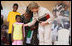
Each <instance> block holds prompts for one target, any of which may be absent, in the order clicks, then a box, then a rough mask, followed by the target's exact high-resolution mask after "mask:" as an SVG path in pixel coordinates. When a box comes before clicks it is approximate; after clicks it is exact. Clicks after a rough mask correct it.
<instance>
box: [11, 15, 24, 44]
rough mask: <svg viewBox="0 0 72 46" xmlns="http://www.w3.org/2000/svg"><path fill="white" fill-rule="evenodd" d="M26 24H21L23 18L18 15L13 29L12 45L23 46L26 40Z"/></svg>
mask: <svg viewBox="0 0 72 46" xmlns="http://www.w3.org/2000/svg"><path fill="white" fill-rule="evenodd" d="M23 25H24V24H23V23H21V16H20V15H16V23H14V24H13V27H12V29H13V30H12V45H23V40H24V36H25V35H24V34H25V32H24V26H23Z"/></svg>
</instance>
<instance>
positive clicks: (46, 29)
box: [38, 25, 52, 45]
mask: <svg viewBox="0 0 72 46" xmlns="http://www.w3.org/2000/svg"><path fill="white" fill-rule="evenodd" d="M38 33H39V45H52V42H51V41H52V40H51V25H46V26H41V25H39V28H38Z"/></svg>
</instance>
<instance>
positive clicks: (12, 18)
mask: <svg viewBox="0 0 72 46" xmlns="http://www.w3.org/2000/svg"><path fill="white" fill-rule="evenodd" d="M16 15H20V13H19V12H13V11H11V12H9V14H8V18H7V21H8V22H9V30H8V33H9V34H11V33H12V24H13V23H15V22H16V20H15V16H16Z"/></svg>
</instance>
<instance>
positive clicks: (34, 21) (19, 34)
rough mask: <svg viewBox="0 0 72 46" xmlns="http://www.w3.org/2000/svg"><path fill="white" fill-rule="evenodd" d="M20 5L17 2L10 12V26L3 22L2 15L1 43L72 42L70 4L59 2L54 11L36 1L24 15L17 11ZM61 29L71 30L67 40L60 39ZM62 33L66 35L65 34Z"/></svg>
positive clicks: (45, 43) (58, 43) (67, 43)
mask: <svg viewBox="0 0 72 46" xmlns="http://www.w3.org/2000/svg"><path fill="white" fill-rule="evenodd" d="M18 7H19V6H18V4H17V3H15V4H14V5H13V11H10V12H9V14H8V18H7V22H8V24H9V26H7V25H5V24H4V23H3V15H1V45H70V44H71V26H70V20H69V16H70V14H69V10H68V8H69V6H68V5H66V4H65V3H64V2H59V3H57V4H56V6H55V7H54V8H53V11H52V13H51V12H50V11H49V10H48V9H46V8H44V7H41V6H39V5H38V4H37V3H35V2H31V3H30V4H29V5H28V6H27V8H26V11H25V13H24V14H22V15H21V14H20V13H19V12H17V10H18ZM1 10H3V8H1ZM41 18H42V19H41ZM60 30H61V31H68V32H69V34H68V33H67V34H68V35H67V38H68V39H67V40H66V39H65V42H64V40H62V39H64V38H62V39H59V31H60ZM63 33H65V32H63ZM62 35H64V36H66V35H65V34H62ZM59 40H60V41H59ZM56 41H57V43H56ZM62 42H63V43H62Z"/></svg>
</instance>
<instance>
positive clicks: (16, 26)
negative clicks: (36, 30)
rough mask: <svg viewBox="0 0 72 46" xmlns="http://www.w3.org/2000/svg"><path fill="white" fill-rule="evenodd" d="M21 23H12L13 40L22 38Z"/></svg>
mask: <svg viewBox="0 0 72 46" xmlns="http://www.w3.org/2000/svg"><path fill="white" fill-rule="evenodd" d="M22 25H23V23H14V24H13V26H14V31H13V39H14V40H22V39H23V35H22Z"/></svg>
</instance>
